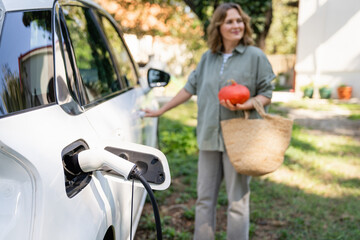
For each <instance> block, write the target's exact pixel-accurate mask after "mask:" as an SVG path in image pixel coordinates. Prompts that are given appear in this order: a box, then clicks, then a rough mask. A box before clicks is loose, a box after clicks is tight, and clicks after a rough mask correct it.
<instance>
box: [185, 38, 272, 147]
mask: <svg viewBox="0 0 360 240" xmlns="http://www.w3.org/2000/svg"><path fill="white" fill-rule="evenodd" d="M222 63H223V56H222V53H220V52H218V53H212V52H211V51H210V50H208V51H207V52H205V53H204V54H203V56H202V58H201V61H200V63H199V64H198V66H197V67H196V69H195V70H194V71H193V72H192V73H191V74H190V76H189V78H188V81H187V83H186V84H185V87H184V88H185V90H186V91H188V92H189V93H191V94H193V95H197V104H198V124H197V129H196V133H197V142H198V145H199V149H200V150H203V151H224V149H225V146H224V141H223V138H222V134H221V126H220V121H221V120H225V119H231V118H238V117H243V116H244V113H243V111H231V110H228V109H227V108H225V107H223V106H221V105H220V103H219V99H218V92H219V90H220V89H221V88H222V87H224V86H227V85H230V82H229V80H230V79H234V80H235V81H236V82H237V83H239V84H242V85H245V86H246V87H247V88H248V89H249V90H250V97H254V96H256V95H263V96H265V97H268V98H271V97H272V86H271V81H272V80H273V79H274V78H275V74H274V73H273V70H272V67H271V65H270V63H269V61H268V59H267V57H266V55H265V54H264V53H263V52H262V51H261V50H260V49H259V48H257V47H254V46H243V45H241V44H240V45H238V46H237V47H236V48H235V49H234V51H233V55H232V56H231V57H230V58H229V59H228V60H227V61H226V63H225V65H224V69H223V73H222V75H220V69H221V65H222ZM259 117H260V116H259V115H258V114H257V112H256V111H255V110H252V111H251V113H250V118H259Z"/></svg>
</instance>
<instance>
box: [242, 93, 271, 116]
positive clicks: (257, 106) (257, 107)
mask: <svg viewBox="0 0 360 240" xmlns="http://www.w3.org/2000/svg"><path fill="white" fill-rule="evenodd" d="M251 101H252V104H253V106H254V108H255V110H256V111H257V112H258V113H259V114H260V116H261V117H262V118H267V117H268V116H269V115H268V114H267V113H266V112H265V109H264V106H263V105H262V103H261V102H260V101H259V100H258V99H257V98H251ZM244 114H245V119H249V115H250V111H244Z"/></svg>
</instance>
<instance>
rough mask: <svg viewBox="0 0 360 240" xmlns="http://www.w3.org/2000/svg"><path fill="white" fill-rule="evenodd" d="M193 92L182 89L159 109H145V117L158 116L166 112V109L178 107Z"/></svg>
mask: <svg viewBox="0 0 360 240" xmlns="http://www.w3.org/2000/svg"><path fill="white" fill-rule="evenodd" d="M191 96H192V94H191V93H189V92H188V91H186V90H185V88H183V89H181V90H180V91H179V92H178V93H177V94H176V95H175V96H174V97H173V98H172V99H171V100H170V101H169V102H167V103H166V104H165V105H164V106H162V107H161V108H160V109H159V110H149V109H145V110H144V112H145V117H158V116H160V115H162V114H164V113H165V112H166V111H169V110H170V109H172V108H174V107H177V106H178V105H180V104H182V103H184V102H186V101H187V100H189V99H190V98H191Z"/></svg>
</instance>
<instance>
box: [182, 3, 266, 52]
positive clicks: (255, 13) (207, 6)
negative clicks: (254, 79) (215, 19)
mask: <svg viewBox="0 0 360 240" xmlns="http://www.w3.org/2000/svg"><path fill="white" fill-rule="evenodd" d="M184 2H185V3H186V4H187V5H188V6H189V7H190V9H191V10H192V11H193V12H194V13H195V14H196V15H197V16H198V17H199V19H200V20H201V22H202V23H203V26H204V29H206V28H207V26H208V25H209V22H210V18H211V15H212V13H213V12H214V9H215V8H216V7H217V6H218V5H219V4H221V3H223V2H229V1H221V0H215V1H208V0H184ZM232 2H235V3H238V4H239V5H240V6H241V7H242V9H243V10H244V11H245V12H246V13H247V14H248V15H249V16H250V17H251V25H252V28H253V30H254V39H255V43H256V45H257V46H258V47H260V48H262V49H264V48H265V39H266V36H267V35H268V32H269V29H270V25H271V22H272V0H232ZM205 33H206V31H205Z"/></svg>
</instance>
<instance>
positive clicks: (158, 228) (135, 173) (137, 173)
mask: <svg viewBox="0 0 360 240" xmlns="http://www.w3.org/2000/svg"><path fill="white" fill-rule="evenodd" d="M129 179H138V180H139V181H140V182H141V183H142V185H143V186H144V187H145V189H146V191H147V193H148V194H149V197H150V201H151V204H152V207H153V211H154V218H155V224H156V234H157V239H158V240H162V231H161V221H160V214H159V208H158V205H157V203H156V199H155V195H154V192H153V191H152V189H151V187H150V185H149V183H148V182H147V181H146V179H145V178H144V177H143V176H142V175H141V172H140V171H139V170H138V169H137V168H135V169H134V170H133V171H132V172H131V173H130V175H129Z"/></svg>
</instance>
